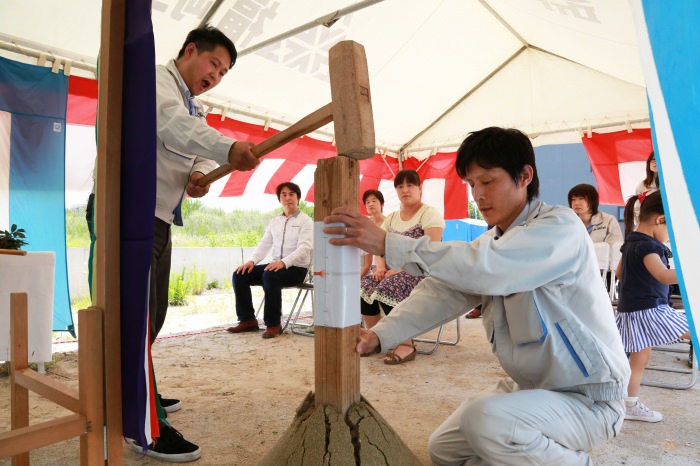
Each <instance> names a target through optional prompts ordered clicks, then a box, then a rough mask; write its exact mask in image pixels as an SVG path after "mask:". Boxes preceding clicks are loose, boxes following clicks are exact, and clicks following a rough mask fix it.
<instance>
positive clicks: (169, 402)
mask: <svg viewBox="0 0 700 466" xmlns="http://www.w3.org/2000/svg"><path fill="white" fill-rule="evenodd" d="M158 399H159V400H160V406H161V408H163V410H164V411H165V412H166V413H174V412H176V411H180V410H181V409H182V403H181V402H180V400H176V399H175V398H163V396H162V395H161V394H160V393H159V394H158Z"/></svg>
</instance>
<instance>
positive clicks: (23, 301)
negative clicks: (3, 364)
mask: <svg viewBox="0 0 700 466" xmlns="http://www.w3.org/2000/svg"><path fill="white" fill-rule="evenodd" d="M10 300H11V305H10V306H11V309H10V320H11V340H12V350H11V358H12V361H11V365H10V396H11V406H12V408H11V411H12V412H11V430H10V431H9V432H5V433H2V434H0V458H2V457H8V456H12V464H13V466H28V465H29V451H30V450H34V449H36V448H41V447H44V446H46V445H51V444H53V443H56V442H60V441H63V440H67V439H69V438H73V437H77V436H80V464H81V465H98V464H104V443H103V442H104V437H103V435H104V434H103V428H102V426H103V425H104V417H103V412H104V403H103V392H102V374H103V354H104V353H103V341H102V311H101V310H100V309H98V308H90V309H84V310H81V311H79V313H78V326H79V331H80V345H79V347H78V361H79V384H80V385H79V391H78V392H77V393H76V391H75V390H74V389H72V388H70V387H68V386H66V385H64V384H62V383H60V382H56V381H54V380H52V379H50V378H48V377H47V376H46V375H42V374H38V373H36V372H35V371H33V370H31V369H29V367H28V364H27V361H28V355H27V334H28V332H27V330H28V327H27V294H26V293H12V295H11V297H10ZM30 390H31V391H32V392H34V393H36V394H38V395H41V396H43V397H44V398H47V399H48V400H50V401H53V402H54V403H56V404H58V405H60V406H63V407H64V408H66V409H68V410H70V411H73V412H74V413H75V414H71V415H68V416H64V417H61V418H58V419H54V420H51V421H46V422H42V423H39V424H36V425H33V426H30V425H29V391H30Z"/></svg>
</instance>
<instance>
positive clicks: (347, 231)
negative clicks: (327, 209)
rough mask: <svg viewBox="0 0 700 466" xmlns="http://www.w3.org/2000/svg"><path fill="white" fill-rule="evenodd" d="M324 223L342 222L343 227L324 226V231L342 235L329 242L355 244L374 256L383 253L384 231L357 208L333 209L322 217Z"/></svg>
mask: <svg viewBox="0 0 700 466" xmlns="http://www.w3.org/2000/svg"><path fill="white" fill-rule="evenodd" d="M323 221H324V223H344V224H345V225H346V226H344V227H325V228H324V229H323V232H324V233H328V234H330V235H344V237H343V238H331V239H330V240H329V242H330V243H331V244H334V245H336V246H355V247H357V248H360V249H363V250H365V251H367V252H369V253H370V254H374V255H376V256H383V255H384V241H385V240H386V231H384V230H382V229H381V228H379V227H378V226H377V225H375V224H374V222H372V220H371V219H369V218H368V217H365V216H364V215H362V214H361V213H360V212H358V211H357V210H353V209H350V208H347V207H338V208H337V209H334V210H333V212H332V213H331V215H329V216H328V217H326V218H325V219H323Z"/></svg>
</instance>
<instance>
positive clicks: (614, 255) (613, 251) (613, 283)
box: [606, 241, 622, 303]
mask: <svg viewBox="0 0 700 466" xmlns="http://www.w3.org/2000/svg"><path fill="white" fill-rule="evenodd" d="M621 247H622V241H618V242H616V243H613V245H612V246H611V247H610V275H609V277H610V280H609V281H608V283H607V284H606V286H607V288H608V292H609V293H610V301H611V302H612V303H615V302H616V301H617V264H619V263H620V259H622V251H620V248H621Z"/></svg>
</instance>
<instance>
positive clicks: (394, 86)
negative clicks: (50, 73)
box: [0, 0, 648, 155]
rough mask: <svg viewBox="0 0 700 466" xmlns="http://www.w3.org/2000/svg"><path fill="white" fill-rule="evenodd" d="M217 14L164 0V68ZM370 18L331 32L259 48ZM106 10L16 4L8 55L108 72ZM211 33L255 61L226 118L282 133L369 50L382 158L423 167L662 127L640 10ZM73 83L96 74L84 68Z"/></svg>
mask: <svg viewBox="0 0 700 466" xmlns="http://www.w3.org/2000/svg"><path fill="white" fill-rule="evenodd" d="M214 4H215V2H214V1H213V0H153V24H154V30H155V39H156V57H157V61H158V62H159V63H163V62H165V61H167V60H168V59H170V58H173V57H174V56H175V55H176V54H177V52H178V50H179V48H180V46H181V45H182V42H183V40H184V38H185V36H186V34H187V32H188V31H189V30H190V29H193V28H195V27H197V25H198V24H199V23H200V22H201V21H202V20H203V18H205V15H207V14H208V13H211V12H212V10H213V9H212V5H214ZM365 5H366V7H365V8H363V9H359V10H357V11H354V12H352V13H350V14H347V15H345V16H342V17H341V18H339V19H338V20H337V21H336V22H335V23H334V24H333V25H332V26H331V27H325V26H321V25H319V26H316V27H314V28H311V29H308V30H305V31H303V32H300V33H298V34H296V35H293V36H291V37H287V38H284V39H281V40H279V41H274V42H273V43H272V44H271V45H268V46H267V47H263V48H260V49H251V47H253V46H255V45H256V44H259V43H261V42H263V41H265V40H268V39H270V38H272V37H275V36H277V35H280V34H282V33H284V32H286V31H290V30H293V29H295V28H298V27H300V26H302V25H304V24H307V23H309V22H311V21H313V20H314V19H315V18H319V17H322V16H328V15H329V13H333V12H335V11H336V10H342V9H346V8H351V7H353V6H365ZM100 7H101V6H100V2H98V1H96V0H65V1H61V2H46V1H44V0H5V1H4V2H3V6H2V14H1V15H0V31H2V32H0V40H2V41H4V42H5V44H4V45H3V46H2V47H3V48H4V49H5V50H0V54H2V55H4V56H8V57H10V58H12V59H22V60H23V61H27V62H34V63H36V61H37V59H36V58H34V57H33V56H25V57H24V58H21V54H18V53H13V52H10V51H8V50H6V49H7V48H11V47H12V45H11V44H17V45H18V46H20V47H23V48H24V49H25V53H27V54H33V53H34V52H47V53H53V54H55V55H58V56H59V57H67V58H71V59H73V60H75V61H81V60H82V61H85V62H87V63H89V64H92V65H94V64H95V63H96V57H97V53H98V50H99V41H100V35H99V31H100ZM209 23H210V24H212V25H215V26H217V27H219V28H220V29H222V30H223V31H225V32H226V33H227V35H229V37H231V38H232V39H233V40H234V42H235V43H236V45H237V48H238V49H239V51H240V52H241V56H240V57H239V60H238V62H237V64H236V66H235V67H234V68H233V70H232V71H231V73H230V74H229V76H227V77H226V78H225V79H224V80H223V81H222V83H221V84H220V85H219V87H217V88H216V89H214V90H213V91H212V92H211V93H210V94H208V95H206V97H208V98H209V100H210V101H211V102H212V103H214V104H216V106H217V107H218V108H215V109H214V111H215V112H216V111H224V112H226V114H227V116H229V117H231V118H236V119H240V120H244V121H251V122H255V123H259V124H264V123H265V121H266V120H267V119H270V120H271V121H272V126H273V127H278V128H281V127H284V126H285V124H284V122H286V123H288V124H291V123H292V122H294V121H296V120H298V119H300V118H301V117H303V116H304V115H306V114H308V113H310V112H311V111H313V110H315V109H316V108H319V107H321V106H322V105H324V104H325V103H327V102H328V101H329V99H330V88H329V84H328V64H327V53H328V49H329V48H330V47H331V46H332V45H333V44H335V43H337V42H338V41H340V40H347V39H350V40H354V41H357V42H359V43H361V44H363V45H364V46H365V49H366V53H367V60H368V65H369V71H370V83H371V92H372V98H373V111H374V121H375V131H376V136H377V145H378V146H379V148H380V149H388V150H390V151H392V152H397V151H398V150H400V149H402V148H403V149H405V152H406V154H414V155H417V153H420V152H421V151H427V152H428V153H429V152H431V151H434V150H435V149H436V148H438V149H441V150H443V151H444V150H449V149H454V147H456V146H457V145H458V144H459V143H460V142H461V141H462V139H463V138H464V137H465V135H466V134H467V133H468V132H469V131H473V130H477V129H481V128H483V127H485V126H490V125H500V126H509V127H517V128H519V129H522V130H523V131H525V132H527V133H528V134H530V135H531V136H532V137H535V136H537V135H540V136H539V137H536V138H535V139H534V140H533V142H534V144H535V145H542V144H550V143H562V142H579V141H580V137H581V134H583V133H586V132H587V131H589V128H593V129H595V128H610V129H617V130H619V129H622V128H625V127H630V126H634V127H648V108H647V101H646V94H645V87H644V79H643V74H642V70H641V66H640V62H639V53H638V50H637V40H636V36H635V30H634V25H633V22H632V15H631V13H630V7H629V4H628V0H442V1H429V2H428V1H424V0H385V1H379V2H377V0H373V1H371V2H352V1H351V0H324V1H322V2H321V1H315V0H284V1H282V0H223V1H222V2H221V3H220V6H219V7H218V9H216V10H215V11H214V12H213V14H211V16H210V18H209ZM8 44H9V45H8ZM251 50H253V51H251ZM51 64H52V62H51V61H49V62H48V63H47V66H51ZM72 72H74V73H80V74H84V72H83V71H80V70H76V66H75V62H74V64H73V68H72ZM251 115H253V116H252V117H251ZM332 129H333V128H332V124H330V125H328V126H327V127H325V128H323V129H322V133H325V134H330V133H332Z"/></svg>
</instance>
